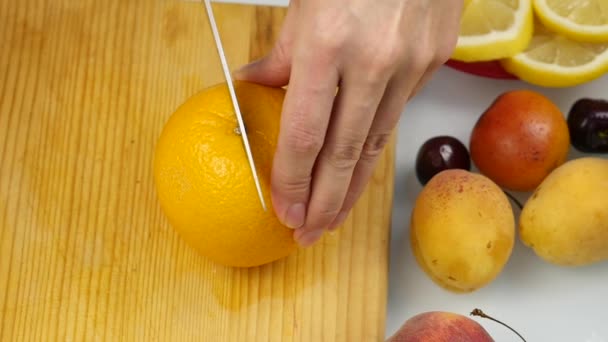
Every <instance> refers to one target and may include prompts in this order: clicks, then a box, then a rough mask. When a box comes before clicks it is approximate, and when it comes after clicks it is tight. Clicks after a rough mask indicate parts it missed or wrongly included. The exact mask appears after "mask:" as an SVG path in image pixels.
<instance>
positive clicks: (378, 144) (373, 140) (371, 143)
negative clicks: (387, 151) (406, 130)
mask: <svg viewBox="0 0 608 342" xmlns="http://www.w3.org/2000/svg"><path fill="white" fill-rule="evenodd" d="M390 138H391V133H390V132H382V133H375V134H370V135H369V136H368V137H367V139H366V140H365V144H363V150H362V152H361V158H362V159H367V160H369V159H375V158H377V157H378V156H379V155H380V154H381V153H382V151H383V150H384V147H385V146H386V144H387V143H388V141H389V140H390Z"/></svg>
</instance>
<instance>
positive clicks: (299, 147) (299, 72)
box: [271, 46, 339, 229]
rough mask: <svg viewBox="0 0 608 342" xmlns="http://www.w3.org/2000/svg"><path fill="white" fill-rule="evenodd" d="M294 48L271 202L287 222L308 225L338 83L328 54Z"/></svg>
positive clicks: (273, 170) (310, 48)
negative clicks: (314, 181) (315, 175)
mask: <svg viewBox="0 0 608 342" xmlns="http://www.w3.org/2000/svg"><path fill="white" fill-rule="evenodd" d="M299 50H300V51H295V53H294V57H293V60H292V69H291V76H290V82H289V86H288V88H287V94H286V97H285V101H284V104H283V112H282V116H281V125H280V132H279V137H278V143H277V149H276V152H275V156H274V162H273V168H272V181H271V182H272V201H273V206H274V208H275V211H276V213H277V216H278V217H279V219H280V220H281V221H282V222H283V224H285V225H287V226H289V227H291V228H294V229H295V228H299V227H301V226H303V225H304V223H305V219H306V211H307V210H306V208H307V206H308V199H309V196H310V187H311V180H312V170H313V167H314V164H315V161H316V159H317V155H318V154H319V151H320V150H321V147H322V146H323V143H324V140H325V134H326V131H327V126H328V123H329V117H330V115H331V110H332V107H333V102H334V97H335V94H336V88H337V86H338V78H339V76H338V70H337V69H336V68H335V66H334V64H333V63H332V60H331V59H330V58H329V55H328V54H324V52H323V51H319V50H316V51H315V49H314V48H312V47H311V46H307V47H305V48H303V49H299Z"/></svg>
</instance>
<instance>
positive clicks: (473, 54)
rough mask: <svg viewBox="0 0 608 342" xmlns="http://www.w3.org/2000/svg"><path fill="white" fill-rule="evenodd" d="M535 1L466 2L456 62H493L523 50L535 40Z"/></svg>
mask: <svg viewBox="0 0 608 342" xmlns="http://www.w3.org/2000/svg"><path fill="white" fill-rule="evenodd" d="M533 14H534V10H533V7H532V0H469V1H467V2H465V5H464V9H463V13H462V17H461V21H460V31H459V35H458V43H457V44H456V48H455V49H454V52H453V54H452V59H454V60H458V61H463V62H480V61H491V60H497V59H501V58H506V57H511V56H514V55H515V54H517V53H519V52H521V51H523V50H524V49H525V48H526V46H527V45H528V43H529V42H530V40H531V38H532V32H533V26H534V19H533V18H534V15H533Z"/></svg>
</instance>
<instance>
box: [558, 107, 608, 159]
mask: <svg viewBox="0 0 608 342" xmlns="http://www.w3.org/2000/svg"><path fill="white" fill-rule="evenodd" d="M568 130H569V131H570V141H571V143H572V146H573V147H574V148H576V149H577V150H579V151H580V152H585V153H608V101H606V100H599V99H590V98H583V99H580V100H578V101H576V102H575V103H574V104H573V105H572V108H570V112H569V113H568Z"/></svg>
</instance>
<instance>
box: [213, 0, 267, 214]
mask: <svg viewBox="0 0 608 342" xmlns="http://www.w3.org/2000/svg"><path fill="white" fill-rule="evenodd" d="M203 3H204V4H205V7H206V9H207V17H208V18H209V24H210V26H211V32H212V33H213V39H214V40H215V46H216V48H217V52H218V54H219V57H220V61H221V64H222V70H223V72H224V78H225V79H226V83H227V84H228V90H229V92H230V98H231V99H232V105H233V107H234V112H235V113H236V119H237V121H238V124H239V126H238V128H239V131H240V134H241V138H242V140H243V145H244V147H245V153H246V154H247V159H248V160H249V168H250V169H251V173H252V175H253V180H254V182H255V187H256V189H257V192H258V197H259V199H260V203H261V204H262V208H263V209H264V211H266V202H265V201H264V195H263V194H262V187H261V186H260V179H259V177H258V173H257V171H256V168H255V162H254V160H253V155H252V153H251V147H250V146H249V139H248V137H247V130H246V129H245V124H244V122H243V116H242V114H241V109H240V107H239V101H238V99H237V97H236V92H235V91H234V84H233V82H232V76H230V71H229V70H228V62H227V61H226V54H225V52H224V47H223V45H222V40H221V38H220V34H219V32H218V29H217V23H216V21H215V16H214V14H213V8H212V7H211V0H203Z"/></svg>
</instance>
